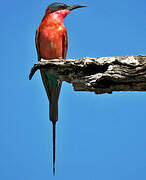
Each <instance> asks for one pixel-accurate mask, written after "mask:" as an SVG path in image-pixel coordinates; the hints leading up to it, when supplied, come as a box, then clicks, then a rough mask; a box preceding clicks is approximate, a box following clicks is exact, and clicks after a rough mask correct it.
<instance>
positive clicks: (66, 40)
mask: <svg viewBox="0 0 146 180" xmlns="http://www.w3.org/2000/svg"><path fill="white" fill-rule="evenodd" d="M62 43H63V44H62V47H63V49H62V52H63V53H62V57H63V58H64V59H66V54H67V49H68V36H67V31H65V33H64V35H63V41H62Z"/></svg>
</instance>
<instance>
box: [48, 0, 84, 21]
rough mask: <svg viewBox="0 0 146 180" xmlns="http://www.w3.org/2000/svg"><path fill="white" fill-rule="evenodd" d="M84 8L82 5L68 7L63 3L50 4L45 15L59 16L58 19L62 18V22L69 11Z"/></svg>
mask: <svg viewBox="0 0 146 180" xmlns="http://www.w3.org/2000/svg"><path fill="white" fill-rule="evenodd" d="M82 7H86V6H82V5H71V6H68V5H66V4H64V3H57V2H55V3H53V4H50V5H49V6H48V8H47V10H46V13H49V14H50V13H53V14H54V15H56V16H59V17H60V18H61V17H62V20H63V19H64V18H65V17H66V16H67V15H68V14H69V13H70V11H72V10H74V9H77V8H82Z"/></svg>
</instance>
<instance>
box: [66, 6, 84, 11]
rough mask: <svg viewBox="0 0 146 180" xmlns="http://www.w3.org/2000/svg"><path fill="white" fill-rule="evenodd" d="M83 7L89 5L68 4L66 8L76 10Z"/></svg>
mask: <svg viewBox="0 0 146 180" xmlns="http://www.w3.org/2000/svg"><path fill="white" fill-rule="evenodd" d="M82 7H87V6H82V5H72V6H68V7H67V8H66V9H68V10H70V11H72V10H74V9H77V8H82Z"/></svg>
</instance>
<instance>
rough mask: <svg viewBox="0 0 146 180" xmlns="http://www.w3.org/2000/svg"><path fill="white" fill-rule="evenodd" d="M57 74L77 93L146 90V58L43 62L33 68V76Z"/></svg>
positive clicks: (88, 58)
mask: <svg viewBox="0 0 146 180" xmlns="http://www.w3.org/2000/svg"><path fill="white" fill-rule="evenodd" d="M38 69H41V70H43V71H54V72H56V73H58V75H59V79H60V80H61V81H66V82H69V83H72V85H73V87H74V90H75V91H92V92H95V93H96V94H102V93H112V92H113V91H146V55H139V56H123V57H100V58H91V57H85V58H83V59H67V60H64V59H54V60H49V61H48V60H44V59H42V60H41V61H39V62H38V63H37V64H35V65H34V66H33V68H32V69H31V73H30V75H29V79H31V78H32V76H33V75H34V73H35V72H36V71H37V70H38Z"/></svg>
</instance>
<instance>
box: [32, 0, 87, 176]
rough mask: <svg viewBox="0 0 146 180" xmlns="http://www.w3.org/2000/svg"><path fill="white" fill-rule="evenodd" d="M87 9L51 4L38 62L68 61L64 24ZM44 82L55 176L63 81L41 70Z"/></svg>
mask: <svg viewBox="0 0 146 180" xmlns="http://www.w3.org/2000/svg"><path fill="white" fill-rule="evenodd" d="M82 7H86V6H83V5H66V4H64V3H58V2H55V3H52V4H50V5H49V6H48V7H47V9H46V11H45V15H44V17H43V19H42V21H41V23H40V25H39V27H38V28H37V30H36V35H35V43H36V50H37V55H38V61H40V60H41V59H45V60H52V59H59V58H62V59H66V55H67V49H68V33H67V30H66V28H65V26H64V24H63V20H64V18H65V17H66V16H67V15H68V14H69V13H70V11H72V10H74V9H77V8H82ZM40 73H41V77H42V81H43V84H44V87H45V90H46V93H47V96H48V100H49V117H50V121H51V122H52V124H53V175H55V134H56V132H55V130H56V122H57V120H58V99H59V94H60V89H61V81H59V80H58V75H57V74H53V73H50V72H48V71H43V70H40Z"/></svg>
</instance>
